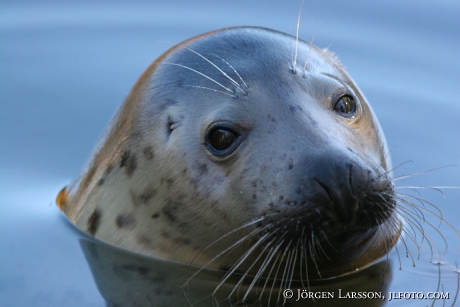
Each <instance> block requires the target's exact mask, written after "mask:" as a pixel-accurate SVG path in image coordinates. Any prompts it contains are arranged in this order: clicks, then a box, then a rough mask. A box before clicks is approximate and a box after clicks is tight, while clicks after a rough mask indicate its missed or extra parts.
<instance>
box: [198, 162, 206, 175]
mask: <svg viewBox="0 0 460 307" xmlns="http://www.w3.org/2000/svg"><path fill="white" fill-rule="evenodd" d="M207 172H208V166H207V165H206V164H200V165H199V166H198V175H199V176H204V175H205V174H206V173H207Z"/></svg>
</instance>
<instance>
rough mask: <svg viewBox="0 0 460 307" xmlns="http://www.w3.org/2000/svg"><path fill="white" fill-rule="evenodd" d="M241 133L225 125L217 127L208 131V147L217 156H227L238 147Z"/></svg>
mask: <svg viewBox="0 0 460 307" xmlns="http://www.w3.org/2000/svg"><path fill="white" fill-rule="evenodd" d="M239 139H240V135H239V134H238V133H236V132H234V131H232V130H230V129H228V128H225V127H215V128H214V129H212V130H211V131H209V133H208V149H209V150H210V151H211V153H212V154H213V155H215V156H220V157H222V156H225V155H228V154H230V153H231V152H232V151H233V150H235V149H236V145H238V143H239V142H237V141H238V140H239Z"/></svg>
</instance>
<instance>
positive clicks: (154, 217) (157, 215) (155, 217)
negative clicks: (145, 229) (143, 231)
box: [152, 212, 160, 219]
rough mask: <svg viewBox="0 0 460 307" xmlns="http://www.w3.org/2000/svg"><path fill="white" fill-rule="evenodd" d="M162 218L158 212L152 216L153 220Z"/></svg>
mask: <svg viewBox="0 0 460 307" xmlns="http://www.w3.org/2000/svg"><path fill="white" fill-rule="evenodd" d="M159 217H160V213H158V212H155V213H154V214H152V219H157V218H159Z"/></svg>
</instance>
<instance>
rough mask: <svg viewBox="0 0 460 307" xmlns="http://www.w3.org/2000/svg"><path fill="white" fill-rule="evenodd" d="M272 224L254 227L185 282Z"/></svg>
mask: <svg viewBox="0 0 460 307" xmlns="http://www.w3.org/2000/svg"><path fill="white" fill-rule="evenodd" d="M270 226H271V225H270V224H268V225H266V226H264V227H262V228H260V229H254V230H253V231H251V232H250V233H249V234H247V235H245V236H244V237H242V238H240V239H239V240H238V241H236V242H235V243H233V244H232V245H230V246H229V247H227V248H226V249H224V250H223V251H221V252H220V253H219V254H217V256H214V257H213V258H212V259H211V260H209V261H208V262H207V263H206V264H205V265H204V266H202V267H201V268H200V269H199V270H198V271H196V272H195V273H194V274H193V275H192V276H191V277H190V278H189V279H187V281H186V282H185V284H187V283H189V282H190V280H192V279H193V278H194V277H195V276H196V275H198V273H200V272H201V271H202V270H204V269H205V268H206V267H207V266H208V265H209V264H210V263H212V262H213V261H215V260H216V259H218V258H219V257H220V256H222V255H223V254H225V253H226V252H228V251H229V250H232V249H233V248H235V247H236V246H238V245H240V244H241V243H243V242H244V241H246V240H247V239H248V238H250V237H252V236H254V235H256V234H258V233H259V232H262V231H264V230H265V229H266V228H269V227H270Z"/></svg>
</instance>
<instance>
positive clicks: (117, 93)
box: [0, 0, 460, 306]
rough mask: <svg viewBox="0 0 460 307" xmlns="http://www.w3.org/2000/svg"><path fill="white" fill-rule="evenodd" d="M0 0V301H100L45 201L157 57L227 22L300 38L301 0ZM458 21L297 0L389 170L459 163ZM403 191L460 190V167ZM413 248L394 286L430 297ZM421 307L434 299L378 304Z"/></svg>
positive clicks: (440, 5) (427, 6) (431, 269)
mask: <svg viewBox="0 0 460 307" xmlns="http://www.w3.org/2000/svg"><path fill="white" fill-rule="evenodd" d="M0 5H1V10H0V35H1V41H2V43H1V46H0V61H1V65H2V67H1V71H0V95H1V98H0V103H1V106H2V108H1V112H0V144H1V145H0V146H1V147H0V148H1V150H0V155H1V159H0V165H1V168H0V169H1V173H0V187H1V188H0V242H1V244H0V259H1V261H0V306H103V305H104V301H103V299H102V298H101V296H100V294H99V292H98V291H97V288H96V286H95V283H94V281H93V278H92V276H91V272H90V270H89V267H88V264H87V263H86V261H85V258H84V256H83V253H82V250H81V248H80V245H79V242H78V239H77V236H76V235H75V232H74V231H73V230H72V229H71V228H70V227H68V225H67V224H66V222H65V220H64V219H63V217H62V215H61V214H60V212H59V211H58V210H57V208H56V207H55V206H54V199H55V196H56V195H57V193H58V191H59V190H60V188H61V187H63V186H64V185H65V184H68V183H69V182H70V180H71V179H73V178H75V177H76V176H78V174H80V173H81V171H82V169H83V166H84V164H85V163H86V162H87V161H88V159H89V157H90V154H91V152H92V151H93V149H94V146H95V144H96V142H97V140H98V138H99V136H100V135H101V134H102V132H103V130H104V128H105V127H106V125H107V123H108V121H109V120H110V118H111V117H112V115H113V113H114V112H115V110H116V109H117V107H118V106H119V104H120V103H121V101H122V100H123V98H124V97H125V95H126V94H127V93H128V91H129V90H130V88H131V86H132V85H133V84H134V82H135V80H136V79H137V77H138V76H139V75H140V74H141V73H142V71H143V70H144V69H145V68H146V67H147V66H148V65H149V64H150V63H151V62H152V61H153V60H154V59H155V58H156V57H158V56H159V55H160V54H161V53H162V52H164V51H165V50H166V49H168V48H169V47H170V46H172V45H174V44H176V43H178V42H181V41H183V40H184V39H187V38H189V37H192V36H194V35H197V34H200V33H203V32H207V31H210V30H214V29H218V28H222V27H227V26H233V25H258V26H265V27H270V28H275V29H278V30H281V31H284V32H288V33H295V25H296V20H297V14H298V10H299V7H300V1H290V2H287V3H286V2H282V1H275V0H271V1H257V0H251V1H243V0H235V1H232V2H228V1H193V2H191V1H185V0H184V1H168V2H167V3H155V2H142V1H133V2H130V3H129V4H128V3H125V2H121V1H117V2H112V1H110V2H109V1H101V2H97V3H93V2H91V1H73V2H72V1H66V2H58V1H56V2H53V1H41V2H39V3H37V2H35V1H22V2H17V1H2V3H1V4H0ZM459 13H460V4H459V3H458V2H455V1H453V0H452V1H438V2H436V4H434V3H432V2H430V1H415V0H414V1H404V2H398V3H391V4H387V3H383V2H372V4H371V3H370V2H366V1H353V2H352V3H350V2H347V3H346V2H341V1H321V2H320V1H306V2H305V4H304V8H303V13H302V24H301V29H300V36H301V37H302V38H304V39H307V40H311V39H312V37H313V36H314V43H315V44H316V45H318V46H320V47H328V46H329V47H330V50H332V51H333V52H335V53H336V54H337V55H338V56H339V58H340V59H341V61H342V63H343V64H344V65H345V66H346V67H347V70H348V72H349V73H350V74H351V75H352V77H353V78H354V80H355V81H356V82H357V84H359V86H360V88H361V89H362V91H363V92H364V93H365V95H366V97H367V98H368V100H369V101H370V103H371V104H372V106H373V108H374V111H375V112H376V114H377V116H378V117H379V120H380V122H381V124H382V126H383V129H384V131H385V134H386V137H387V140H388V143H389V146H390V149H391V155H392V158H393V163H394V165H399V164H401V163H404V162H406V161H413V163H410V164H406V165H404V166H403V167H401V168H399V169H397V171H396V172H395V174H396V176H398V175H402V174H406V173H415V172H418V171H423V170H427V169H431V168H437V167H442V166H446V165H452V164H457V165H460V142H459V134H458V131H460V121H459V114H460V103H459V99H458V97H460V84H459V76H460V57H458V54H460V52H459V51H460V40H459V37H460V20H459V19H458V15H459ZM398 185H401V186H402V185H424V186H427V185H436V186H460V167H459V166H454V167H448V168H444V169H440V170H436V171H433V172H429V173H427V174H424V175H421V176H417V177H412V178H409V179H405V180H404V181H403V180H401V181H398ZM443 191H444V193H445V198H444V197H443V196H442V195H440V194H439V193H436V192H433V191H425V192H422V197H423V198H425V199H427V200H429V201H431V202H433V203H434V204H436V205H437V206H438V207H439V208H440V209H441V210H442V212H443V214H444V216H445V218H446V219H447V220H448V221H450V222H451V223H452V224H453V225H454V226H455V227H456V228H457V229H459V228H460V222H459V219H458V216H460V214H459V213H460V209H459V205H460V204H459V202H460V191H459V190H454V189H444V190H443ZM442 229H444V230H443V231H444V234H445V236H446V240H447V242H448V243H449V249H448V251H447V253H446V255H445V256H444V260H443V261H444V263H445V265H444V266H443V267H442V270H443V272H442V275H441V277H442V278H441V282H442V283H443V285H444V287H445V288H447V289H448V290H449V291H450V292H451V294H452V295H454V294H455V289H456V285H457V283H458V274H457V273H455V272H453V269H452V268H450V266H454V265H455V262H457V263H458V262H459V260H460V257H459V256H460V252H459V242H458V239H457V238H456V237H455V234H454V233H453V232H452V231H448V230H447V229H445V227H443V228H442ZM436 240H437V241H438V242H439V245H440V246H441V247H442V240H441V239H440V238H439V237H438V238H437V239H436ZM422 247H423V249H422V256H421V257H420V260H418V261H416V265H417V266H416V267H415V268H413V267H412V263H411V261H408V260H404V259H406V258H405V257H404V256H405V255H404V250H403V248H402V247H401V246H400V248H399V251H400V252H402V255H401V256H402V258H403V260H404V261H403V265H402V268H403V269H402V270H401V271H399V270H398V267H399V264H398V262H397V256H396V254H395V252H393V253H391V254H390V256H389V258H390V259H391V261H392V268H393V279H392V281H391V283H390V285H389V290H390V291H422V292H427V291H436V288H437V282H438V271H437V270H438V267H437V266H434V265H430V264H429V257H428V256H429V249H428V246H427V245H426V244H423V245H422ZM414 252H415V251H414ZM451 301H452V300H451ZM451 301H447V302H446V305H447V306H449V302H451ZM458 302H459V300H458V299H457V304H458ZM421 304H422V305H430V304H431V301H419V300H414V299H412V300H399V301H392V302H388V304H387V305H388V306H408V305H414V306H419V305H421ZM450 304H451V303H450ZM438 305H439V306H442V302H438V303H437V304H435V306H438Z"/></svg>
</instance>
